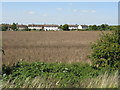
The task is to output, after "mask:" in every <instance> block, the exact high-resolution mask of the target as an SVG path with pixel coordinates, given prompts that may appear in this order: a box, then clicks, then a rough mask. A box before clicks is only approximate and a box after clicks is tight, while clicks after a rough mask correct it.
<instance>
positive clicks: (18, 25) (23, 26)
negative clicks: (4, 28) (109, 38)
mask: <svg viewBox="0 0 120 90" xmlns="http://www.w3.org/2000/svg"><path fill="white" fill-rule="evenodd" d="M17 27H27V25H17Z"/></svg>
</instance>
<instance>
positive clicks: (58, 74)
mask: <svg viewBox="0 0 120 90" xmlns="http://www.w3.org/2000/svg"><path fill="white" fill-rule="evenodd" d="M117 80H118V73H117V71H116V70H114V71H113V70H110V69H109V68H101V69H95V68H93V67H92V66H90V65H89V64H81V63H72V64H64V63H43V62H34V63H27V62H18V63H16V64H14V65H13V66H3V87H4V88H117V87H118V81H117Z"/></svg>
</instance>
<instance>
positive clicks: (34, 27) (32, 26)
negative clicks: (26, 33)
mask: <svg viewBox="0 0 120 90" xmlns="http://www.w3.org/2000/svg"><path fill="white" fill-rule="evenodd" d="M28 28H29V29H36V30H41V29H43V25H35V24H29V25H28Z"/></svg>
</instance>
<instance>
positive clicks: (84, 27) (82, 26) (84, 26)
mask: <svg viewBox="0 0 120 90" xmlns="http://www.w3.org/2000/svg"><path fill="white" fill-rule="evenodd" d="M78 29H88V25H79V26H78Z"/></svg>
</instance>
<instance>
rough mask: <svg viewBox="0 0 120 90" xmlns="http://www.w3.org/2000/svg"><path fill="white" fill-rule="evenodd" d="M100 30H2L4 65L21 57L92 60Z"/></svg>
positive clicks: (25, 59)
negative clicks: (91, 54) (92, 46)
mask: <svg viewBox="0 0 120 90" xmlns="http://www.w3.org/2000/svg"><path fill="white" fill-rule="evenodd" d="M100 34H101V31H71V32H70V31H68V32H65V31H57V32H54V31H48V32H37V31H36V32H34V31H30V32H25V31H17V32H15V31H13V32H12V31H7V32H3V33H2V36H3V38H2V39H3V49H4V50H5V55H3V57H2V60H3V63H4V64H7V65H9V64H13V63H15V62H17V61H19V60H24V61H29V62H32V61H44V62H65V63H71V62H80V61H83V62H90V61H89V59H88V58H87V56H88V55H89V54H90V51H91V48H90V43H91V42H94V41H96V40H97V39H98V38H99V36H100Z"/></svg>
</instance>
